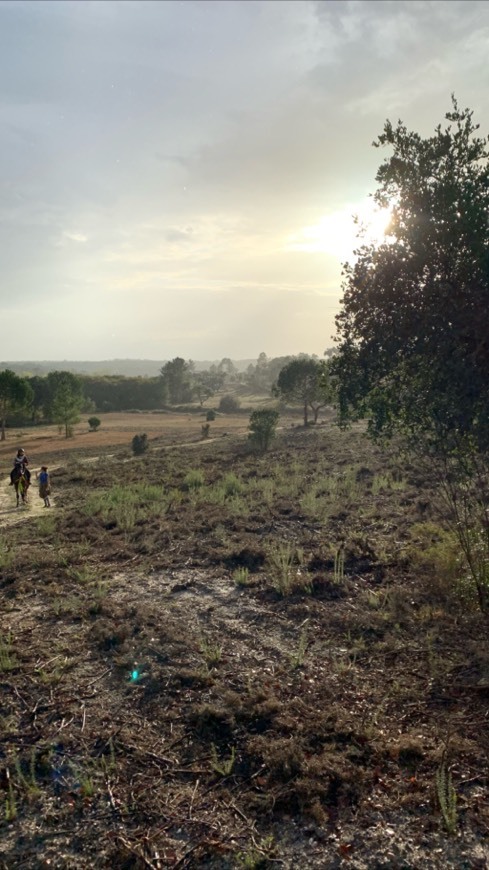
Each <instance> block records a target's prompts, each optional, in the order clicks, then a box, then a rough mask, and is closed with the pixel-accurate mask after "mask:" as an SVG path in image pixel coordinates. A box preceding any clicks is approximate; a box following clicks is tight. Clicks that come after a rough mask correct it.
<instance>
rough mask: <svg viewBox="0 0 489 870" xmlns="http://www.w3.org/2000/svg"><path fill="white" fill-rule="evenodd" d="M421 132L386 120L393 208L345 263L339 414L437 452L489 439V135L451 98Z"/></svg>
mask: <svg viewBox="0 0 489 870" xmlns="http://www.w3.org/2000/svg"><path fill="white" fill-rule="evenodd" d="M446 119H447V121H448V122H449V123H448V125H447V126H446V127H444V128H442V126H438V127H437V128H436V130H435V132H434V135H433V136H429V137H427V138H422V137H421V136H420V135H419V134H418V133H415V132H410V131H408V130H407V128H406V127H405V126H404V125H403V124H402V123H401V122H398V124H397V126H393V125H392V124H391V123H390V122H387V123H386V124H385V127H384V132H383V133H382V134H381V135H380V136H379V138H378V141H377V142H376V143H374V144H375V145H377V146H387V147H389V148H390V149H391V154H390V156H389V157H388V158H387V159H386V160H385V161H384V162H383V163H382V164H381V166H380V168H379V170H378V172H377V176H376V180H377V182H378V183H379V187H378V189H377V192H376V193H375V195H374V199H375V202H376V203H377V204H378V205H379V206H381V207H385V206H389V207H391V208H392V220H391V224H390V228H389V235H388V237H387V238H386V241H385V243H383V244H381V245H379V246H377V247H376V246H374V245H363V246H360V247H359V249H358V251H357V252H356V253H357V259H356V261H355V262H354V263H353V264H350V265H347V266H346V267H345V280H344V285H343V290H344V296H343V300H342V310H341V313H340V314H339V315H338V317H337V326H338V333H339V356H338V357H336V358H335V359H334V363H333V368H334V370H335V371H336V373H337V374H338V376H339V381H340V390H339V398H340V409H341V414H342V417H343V419H347V418H348V417H352V416H364V415H367V416H368V417H369V419H370V428H371V431H372V432H374V433H376V434H381V433H382V434H387V435H389V434H392V432H394V431H396V430H400V431H402V432H404V433H406V432H408V433H410V434H411V435H415V436H417V437H418V438H420V439H421V440H422V441H423V442H424V443H425V444H427V443H428V444H429V445H430V447H431V449H434V448H435V449H443V450H446V449H447V448H448V447H449V448H450V449H451V448H452V447H453V446H454V445H456V444H457V443H459V442H460V440H463V439H467V438H470V439H471V441H472V442H475V443H476V444H477V446H478V448H480V449H481V450H486V449H487V448H488V447H489V376H488V375H489V224H488V214H489V170H488V151H487V145H488V140H487V139H486V138H481V137H480V136H478V135H477V130H478V125H475V124H474V123H473V120H472V112H471V111H469V110H468V109H464V110H460V109H459V108H458V106H457V103H456V101H455V100H454V99H453V107H452V111H451V112H449V113H448V114H447V115H446Z"/></svg>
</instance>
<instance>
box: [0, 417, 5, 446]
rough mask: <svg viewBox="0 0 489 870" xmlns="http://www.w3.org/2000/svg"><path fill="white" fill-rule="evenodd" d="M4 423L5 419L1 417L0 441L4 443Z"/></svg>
mask: <svg viewBox="0 0 489 870" xmlns="http://www.w3.org/2000/svg"><path fill="white" fill-rule="evenodd" d="M5 422H6V421H5V419H4V418H3V417H2V423H1V425H2V435H1V437H0V441H5V438H6V435H5Z"/></svg>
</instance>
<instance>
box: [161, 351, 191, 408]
mask: <svg viewBox="0 0 489 870" xmlns="http://www.w3.org/2000/svg"><path fill="white" fill-rule="evenodd" d="M193 370H194V365H193V363H192V362H191V361H190V360H189V361H188V362H186V361H185V360H184V359H182V357H180V356H177V357H175V359H172V360H170V362H167V363H165V365H164V366H163V367H162V368H161V369H160V372H161V378H162V382H163V388H164V390H165V391H166V392H167V394H168V397H169V400H170V404H172V405H182V404H184V403H185V402H191V401H192V398H193Z"/></svg>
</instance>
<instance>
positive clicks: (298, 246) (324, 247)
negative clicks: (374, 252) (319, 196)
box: [287, 199, 392, 262]
mask: <svg viewBox="0 0 489 870" xmlns="http://www.w3.org/2000/svg"><path fill="white" fill-rule="evenodd" d="M355 218H356V220H355ZM391 219H392V211H391V209H389V208H379V207H378V206H376V205H375V203H374V202H373V200H371V199H367V200H364V201H363V202H361V203H357V204H356V205H351V206H345V208H343V209H341V211H335V212H331V214H328V215H325V216H324V217H322V218H321V219H320V220H319V222H318V223H317V224H314V225H313V226H309V227H303V229H302V230H301V231H300V232H299V233H296V234H294V236H292V237H291V238H290V239H289V243H288V246H287V247H288V249H289V250H295V251H308V252H314V253H319V252H322V253H325V254H331V255H332V256H335V257H337V258H338V259H339V260H341V261H342V262H343V261H345V260H348V259H351V258H352V256H353V252H354V250H355V248H357V247H358V245H359V243H360V242H364V243H367V244H373V245H380V244H381V243H382V242H384V241H385V239H386V236H387V234H388V229H389V224H390V222H391ZM360 228H361V229H362V236H361V239H359V237H358V234H359V230H360Z"/></svg>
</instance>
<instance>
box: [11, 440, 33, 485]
mask: <svg viewBox="0 0 489 870" xmlns="http://www.w3.org/2000/svg"><path fill="white" fill-rule="evenodd" d="M28 465H29V460H28V458H27V456H26V455H25V450H24V448H23V447H19V449H18V450H17V456H16V457H15V459H14V467H13V468H12V471H11V472H10V484H11V485H13V484H14V483H15V481H16V480H18V479H19V477H22V475H24V476H25V478H26V480H27V483H28V484H29V483H30V481H31V473H30V471H29V469H28V468H27V466H28Z"/></svg>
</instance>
